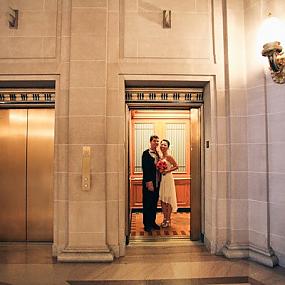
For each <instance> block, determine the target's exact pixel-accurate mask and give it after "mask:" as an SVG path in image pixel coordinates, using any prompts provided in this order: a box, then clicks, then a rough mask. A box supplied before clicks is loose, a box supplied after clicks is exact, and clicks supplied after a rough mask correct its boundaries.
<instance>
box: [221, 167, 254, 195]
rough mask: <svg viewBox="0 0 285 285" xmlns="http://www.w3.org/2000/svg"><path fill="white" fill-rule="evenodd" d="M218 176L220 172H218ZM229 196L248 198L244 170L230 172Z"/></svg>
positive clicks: (246, 179)
mask: <svg viewBox="0 0 285 285" xmlns="http://www.w3.org/2000/svg"><path fill="white" fill-rule="evenodd" d="M219 176H220V174H219ZM230 183H231V197H232V198H233V199H247V198H248V184H249V183H248V173H247V172H246V171H239V172H235V171H233V172H231V180H230Z"/></svg>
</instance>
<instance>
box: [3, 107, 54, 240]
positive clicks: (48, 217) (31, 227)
mask: <svg viewBox="0 0 285 285" xmlns="http://www.w3.org/2000/svg"><path fill="white" fill-rule="evenodd" d="M53 145H54V109H1V110H0V165H1V171H0V241H52V238H53V186H52V183H53V177H52V174H53V151H54V150H53Z"/></svg>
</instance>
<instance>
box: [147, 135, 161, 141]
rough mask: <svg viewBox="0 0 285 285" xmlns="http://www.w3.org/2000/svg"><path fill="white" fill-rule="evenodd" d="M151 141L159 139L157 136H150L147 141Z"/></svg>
mask: <svg viewBox="0 0 285 285" xmlns="http://www.w3.org/2000/svg"><path fill="white" fill-rule="evenodd" d="M153 139H159V137H158V136H157V135H152V136H151V137H150V139H149V141H150V142H151V141H152V140H153Z"/></svg>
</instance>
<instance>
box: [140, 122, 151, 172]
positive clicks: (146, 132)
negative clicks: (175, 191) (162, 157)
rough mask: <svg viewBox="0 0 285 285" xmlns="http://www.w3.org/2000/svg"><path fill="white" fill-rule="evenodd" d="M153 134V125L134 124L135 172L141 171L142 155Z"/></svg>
mask: <svg viewBox="0 0 285 285" xmlns="http://www.w3.org/2000/svg"><path fill="white" fill-rule="evenodd" d="M153 134H154V125H153V124H144V123H136V124H135V172H141V171H142V153H143V151H144V150H145V149H147V148H148V147H149V138H150V136H151V135H153Z"/></svg>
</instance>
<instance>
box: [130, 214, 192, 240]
mask: <svg viewBox="0 0 285 285" xmlns="http://www.w3.org/2000/svg"><path fill="white" fill-rule="evenodd" d="M162 221H163V214H162V213H161V212H159V213H157V214H156V223H157V224H158V225H160V224H161V223H162ZM161 238H162V239H166V238H169V239H173V238H179V239H190V212H178V213H173V214H172V217H171V224H170V226H169V227H167V228H162V227H161V228H160V230H153V231H152V232H145V231H144V225H143V214H142V213H140V212H134V213H132V220H131V236H130V241H148V240H151V241H154V240H160V239H161Z"/></svg>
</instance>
